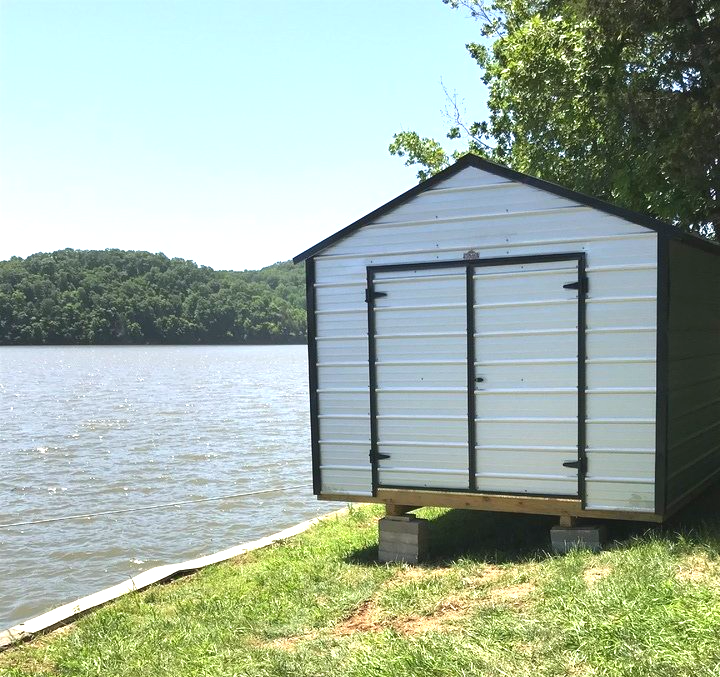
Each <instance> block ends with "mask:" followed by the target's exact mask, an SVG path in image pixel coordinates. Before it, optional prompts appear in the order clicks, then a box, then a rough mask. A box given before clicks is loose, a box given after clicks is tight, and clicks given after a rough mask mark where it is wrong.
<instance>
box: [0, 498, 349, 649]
mask: <svg viewBox="0 0 720 677" xmlns="http://www.w3.org/2000/svg"><path fill="white" fill-rule="evenodd" d="M345 512H347V508H341V509H340V510H334V511H333V512H329V513H327V514H325V515H320V517H315V518H314V519H311V520H306V521H305V522H300V524H296V525H295V526H292V527H289V528H287V529H283V530H282V531H278V532H277V533H275V534H271V535H270V536H265V537H263V538H259V539H258V540H256V541H248V542H247V543H241V544H240V545H236V546H234V547H232V548H228V549H227V550H221V551H220V552H216V553H214V554H212V555H205V556H204V557H198V558H196V559H190V560H187V561H185V562H178V563H177V564H164V565H162V566H158V567H153V568H152V569H148V570H147V571H143V572H141V573H139V574H138V575H137V576H133V577H132V578H128V579H127V580H125V581H123V582H122V583H118V584H117V585H113V586H111V587H109V588H105V589H104V590H100V591H99V592H95V593H93V594H92V595H87V596H86V597H81V598H80V599H76V600H75V601H74V602H69V603H67V604H63V605H62V606H59V607H56V608H55V609H52V610H50V611H46V612H45V613H44V614H40V615H39V616H35V617H34V618H31V619H29V620H27V621H24V622H23V623H19V624H18V625H14V626H13V627H11V628H8V629H7V630H3V631H1V632H0V651H3V650H4V649H7V648H8V647H10V646H12V645H13V644H17V643H18V642H21V641H24V640H27V639H30V638H31V637H33V636H34V635H36V634H38V633H41V632H46V631H48V630H52V629H54V628H57V627H60V626H62V625H65V624H67V623H70V622H71V621H73V620H75V619H76V618H77V617H78V616H80V615H82V614H84V613H85V612H87V611H90V610H91V609H95V608H96V607H99V606H101V605H103V604H106V603H107V602H111V601H112V600H114V599H117V598H118V597H122V596H123V595H127V594H128V593H129V592H134V591H136V590H142V589H143V588H147V587H148V586H150V585H153V584H154V583H161V582H162V581H166V580H167V579H169V578H174V577H176V576H178V575H185V574H190V573H192V572H194V571H197V570H198V569H202V568H204V567H206V566H210V565H211V564H217V563H218V562H225V561H226V560H229V559H232V558H233V557H238V556H239V555H243V554H245V553H247V552H251V551H252V550H259V549H260V548H265V547H267V546H268V545H271V544H272V543H277V542H278V541H282V540H284V539H286V538H290V537H292V536H297V535H298V534H301V533H302V532H303V531H307V530H308V529H309V528H310V527H312V526H314V525H315V524H317V523H318V522H321V521H322V520H326V519H329V518H331V517H336V516H339V515H341V514H343V513H345Z"/></svg>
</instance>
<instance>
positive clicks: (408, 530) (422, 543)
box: [378, 515, 429, 564]
mask: <svg viewBox="0 0 720 677" xmlns="http://www.w3.org/2000/svg"><path fill="white" fill-rule="evenodd" d="M378 536H379V539H378V540H379V547H378V559H379V560H380V561H381V562H407V563H409V564H417V563H418V562H419V561H421V560H422V559H423V558H424V557H425V556H426V555H427V551H428V540H429V538H428V522H427V520H424V519H419V518H417V517H415V516H414V515H407V516H402V517H400V518H398V517H384V518H382V519H381V520H380V521H379V522H378Z"/></svg>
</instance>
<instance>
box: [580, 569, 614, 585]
mask: <svg viewBox="0 0 720 677" xmlns="http://www.w3.org/2000/svg"><path fill="white" fill-rule="evenodd" d="M610 571H611V570H610V567H591V568H590V569H585V571H583V579H584V580H585V584H586V585H587V586H588V587H590V586H593V585H595V584H596V583H597V582H598V581H601V580H602V579H603V578H606V577H607V576H609V575H610Z"/></svg>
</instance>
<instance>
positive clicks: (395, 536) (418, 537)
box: [382, 531, 427, 546]
mask: <svg viewBox="0 0 720 677" xmlns="http://www.w3.org/2000/svg"><path fill="white" fill-rule="evenodd" d="M382 541H383V543H386V544H388V545H390V544H391V543H392V544H393V545H397V544H400V543H407V544H409V545H415V546H417V545H418V543H427V534H426V533H420V534H400V533H387V531H385V532H383V535H382Z"/></svg>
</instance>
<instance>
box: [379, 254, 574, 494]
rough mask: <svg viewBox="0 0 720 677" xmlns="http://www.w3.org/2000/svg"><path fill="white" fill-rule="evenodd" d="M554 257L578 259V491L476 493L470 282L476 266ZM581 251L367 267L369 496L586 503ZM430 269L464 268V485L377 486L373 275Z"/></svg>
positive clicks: (472, 284) (533, 260) (472, 285)
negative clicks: (434, 494) (393, 493)
mask: <svg viewBox="0 0 720 677" xmlns="http://www.w3.org/2000/svg"><path fill="white" fill-rule="evenodd" d="M556 261H576V262H577V274H578V279H577V288H578V297H577V301H578V303H577V313H578V319H577V322H578V325H577V326H578V345H577V351H578V352H577V365H578V373H577V384H578V402H577V404H578V417H577V418H578V431H577V444H578V454H577V463H578V468H577V476H578V493H577V494H531V493H510V494H509V493H508V492H497V491H482V492H478V490H477V485H476V478H475V470H476V468H475V459H476V454H475V337H474V334H475V312H474V303H475V299H474V283H473V275H474V269H475V268H487V267H490V266H512V265H521V264H524V263H551V262H556ZM585 267H586V255H585V253H584V252H571V253H565V254H534V255H532V254H531V255H527V256H499V257H493V258H486V259H480V258H478V259H468V260H465V259H463V260H453V261H428V262H421V263H395V264H388V265H378V266H368V267H367V296H366V298H367V302H368V304H367V305H368V367H369V377H370V378H369V381H370V463H371V470H372V473H371V476H372V495H373V496H377V491H378V489H404V490H407V491H413V490H417V491H443V492H453V493H482V494H502V495H510V496H537V497H543V498H580V500H581V502H582V507H583V508H584V507H585V505H586V486H585V474H586V471H587V455H586V448H585V447H586V432H585V418H586V393H585V389H586V365H585V362H586V357H587V356H586V347H585V329H586V327H585V324H586V322H585V316H586V309H585V297H586V296H587V291H588V285H587V276H586V273H585ZM433 268H465V271H466V306H467V326H466V334H467V356H466V357H467V389H468V393H467V397H468V488H467V489H457V488H447V489H442V488H434V487H433V488H430V487H412V486H390V485H383V486H382V487H381V486H380V485H379V461H380V459H379V457H378V426H377V413H378V412H377V355H376V349H375V312H374V311H375V303H374V301H375V274H376V273H384V272H392V271H402V270H427V269H433Z"/></svg>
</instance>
